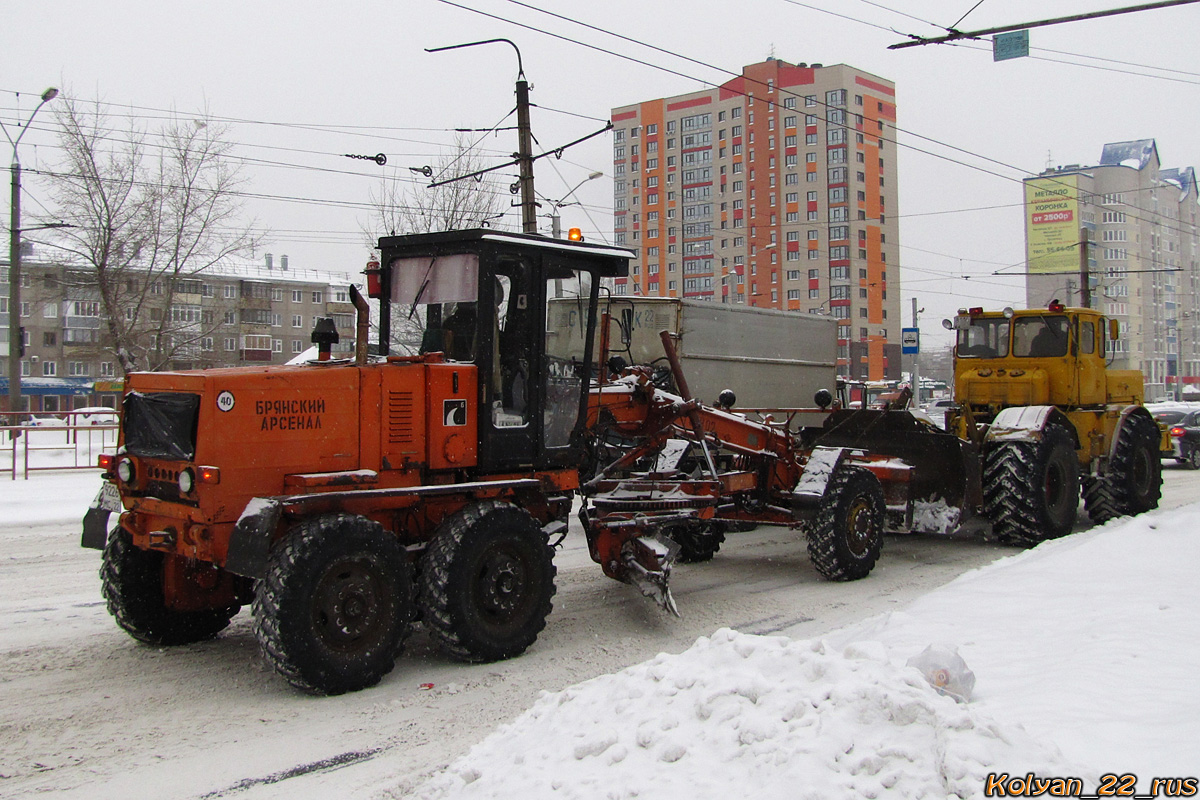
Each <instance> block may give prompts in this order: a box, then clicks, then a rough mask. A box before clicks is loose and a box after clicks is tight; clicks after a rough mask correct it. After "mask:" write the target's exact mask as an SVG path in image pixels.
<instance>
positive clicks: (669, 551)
mask: <svg viewBox="0 0 1200 800" xmlns="http://www.w3.org/2000/svg"><path fill="white" fill-rule="evenodd" d="M678 552H679V545H677V544H675V543H674V542H670V540H667V541H666V542H664V541H662V540H659V539H642V538H638V539H630V540H629V541H627V542H626V543H625V546H624V547H622V548H621V561H622V563H623V565H624V567H625V569H624V571H623V572H624V574H623V575H622V576H621V577H622V579H623V580H624V581H625V582H626V583H628V584H630V585H631V586H633V587H635V588H636V589H637V590H638V591H639V592H641V593H642V594H643V595H645V596H646V597H649V598H650V599H651V600H653V601H654V602H655V603H657V604H658V605H659V607H660V608H662V609H663V610H664V611H667V612H669V613H671V614H673V615H675V616H677V617H678V616H680V614H679V608H678V607H677V606H676V605H675V598H674V597H673V596H672V595H671V587H670V585H669V579H670V577H671V562H672V561H674V560H675V556H676V555H677V554H678Z"/></svg>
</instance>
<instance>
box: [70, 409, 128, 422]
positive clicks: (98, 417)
mask: <svg viewBox="0 0 1200 800" xmlns="http://www.w3.org/2000/svg"><path fill="white" fill-rule="evenodd" d="M67 416H68V418H69V419H70V421H71V424H72V425H116V424H117V423H118V422H120V421H121V418H120V417H119V416H118V415H117V412H116V411H114V410H113V409H111V408H109V407H107V406H89V407H87V408H77V409H75V410H74V411H72V412H71V413H70V414H68V415H67Z"/></svg>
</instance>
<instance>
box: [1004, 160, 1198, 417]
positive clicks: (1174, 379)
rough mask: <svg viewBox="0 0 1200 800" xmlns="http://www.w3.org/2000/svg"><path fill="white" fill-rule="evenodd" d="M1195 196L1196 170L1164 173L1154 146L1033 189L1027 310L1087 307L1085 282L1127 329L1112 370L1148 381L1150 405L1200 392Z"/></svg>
mask: <svg viewBox="0 0 1200 800" xmlns="http://www.w3.org/2000/svg"><path fill="white" fill-rule="evenodd" d="M1197 195H1198V192H1197V183H1196V171H1195V169H1194V168H1193V167H1186V168H1182V169H1174V168H1171V169H1168V168H1164V167H1162V166H1161V164H1160V162H1159V156H1158V146H1157V144H1156V143H1155V141H1154V140H1153V139H1141V140H1137V141H1131V142H1116V143H1112V144H1106V145H1104V149H1103V151H1102V152H1101V154H1100V162H1099V163H1098V164H1096V165H1095V166H1081V165H1079V164H1071V165H1068V166H1063V167H1054V168H1051V169H1047V170H1046V171H1045V172H1043V173H1041V174H1040V175H1038V176H1037V177H1033V178H1027V179H1026V180H1025V206H1026V207H1025V211H1026V213H1025V241H1026V247H1027V260H1028V272H1029V277H1028V279H1027V281H1026V303H1027V305H1028V306H1029V307H1030V308H1036V307H1039V306H1045V305H1046V304H1047V303H1048V302H1050V301H1051V300H1054V299H1058V300H1060V301H1062V302H1063V303H1066V304H1068V305H1079V304H1082V303H1083V302H1084V300H1083V297H1082V293H1081V291H1080V289H1081V286H1082V285H1083V275H1084V274H1085V272H1086V275H1087V280H1088V285H1089V288H1090V295H1091V297H1090V305H1091V307H1092V308H1096V309H1100V310H1102V311H1103V312H1104V313H1105V314H1106V315H1108V316H1109V317H1111V318H1112V319H1115V320H1117V321H1118V322H1119V323H1120V328H1121V338H1120V339H1119V340H1118V341H1116V342H1114V343H1113V344H1114V345H1115V347H1114V352H1115V359H1114V365H1113V366H1114V367H1117V368H1121V369H1135V370H1139V371H1141V373H1142V374H1143V376H1144V377H1145V382H1146V395H1147V398H1148V399H1159V398H1161V397H1164V396H1167V395H1174V394H1176V393H1177V392H1179V390H1180V389H1181V388H1182V385H1181V384H1180V383H1179V377H1180V376H1182V378H1183V380H1184V381H1185V382H1186V383H1188V384H1191V385H1192V386H1198V385H1200V377H1198V376H1200V347H1198V346H1197V345H1198V344H1200V270H1198V263H1200V256H1198V254H1197V250H1198V248H1200V234H1198V231H1197V226H1198V225H1200V202H1198V199H1197ZM1083 230H1086V231H1087V245H1086V249H1085V248H1082V247H1081V243H1082V242H1083V241H1084V238H1083V234H1082V233H1081V231H1083ZM1081 252H1082V253H1086V262H1087V269H1086V271H1085V270H1084V268H1083V264H1082V263H1081V261H1082V259H1081Z"/></svg>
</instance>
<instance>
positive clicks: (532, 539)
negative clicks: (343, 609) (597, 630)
mask: <svg viewBox="0 0 1200 800" xmlns="http://www.w3.org/2000/svg"><path fill="white" fill-rule="evenodd" d="M553 556H554V548H552V547H551V546H550V545H549V544H548V543H547V541H546V534H544V533H543V532H542V529H541V526H540V525H538V523H537V521H536V520H535V519H534V518H533V517H531V516H530V515H529V513H528V512H526V511H524V510H523V509H520V508H517V507H516V506H513V505H510V504H508V503H501V502H497V501H488V502H481V503H475V504H472V505H469V506H467V507H466V508H464V509H463V510H461V511H459V512H458V513H456V514H453V515H451V516H450V517H448V518H447V519H446V520H444V521H443V522H442V524H441V526H440V528H439V530H438V533H437V535H436V536H435V537H434V539H433V541H432V542H431V543H430V545H429V548H428V549H427V550H426V551H425V555H424V557H423V560H422V562H421V589H420V604H421V613H422V619H423V620H424V623H425V626H426V628H427V629H428V630H429V633H430V635H431V636H432V637H433V638H434V640H435V641H436V642H437V643H438V645H439V646H440V647H441V648H442V650H444V651H445V652H447V653H449V654H450V655H452V656H454V657H455V658H458V659H461V660H463V661H476V662H477V661H496V660H498V659H502V658H511V657H513V656H517V655H520V654H521V653H523V652H525V649H526V648H528V647H529V646H530V645H531V644H533V643H534V641H535V640H536V639H537V637H538V634H539V633H541V631H542V629H543V628H544V627H546V617H547V615H549V613H550V609H551V607H552V603H551V598H553V597H554V593H555V591H556V589H555V586H554V576H555V572H556V570H555V566H554V560H553Z"/></svg>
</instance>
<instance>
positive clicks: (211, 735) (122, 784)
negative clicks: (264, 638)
mask: <svg viewBox="0 0 1200 800" xmlns="http://www.w3.org/2000/svg"><path fill="white" fill-rule="evenodd" d="M1164 478H1165V481H1164V483H1165V485H1164V498H1163V506H1164V507H1176V506H1179V505H1181V504H1183V503H1186V502H1191V501H1193V500H1194V498H1195V497H1196V496H1197V494H1198V491H1197V490H1198V489H1200V472H1190V471H1184V470H1181V469H1179V468H1177V467H1175V466H1174V465H1173V464H1170V465H1167V464H1164ZM89 480H94V479H86V478H84V477H83V476H71V477H69V478H66V479H64V478H60V477H53V476H47V477H45V478H41V479H39V480H34V481H30V482H28V483H21V482H18V483H16V484H13V483H5V484H0V512H4V516H3V517H2V518H3V519H4V520H5V523H6V524H5V525H4V527H0V614H2V617H0V619H2V620H3V621H2V622H0V741H2V742H3V743H4V744H3V747H2V748H0V795H4V796H5V797H24V796H33V795H37V794H44V793H54V794H55V796H61V797H80V798H82V797H88V798H96V797H134V796H138V797H141V796H152V797H162V798H175V797H178V798H192V797H214V798H215V797H251V798H265V797H297V796H320V795H322V794H327V792H326V791H323V790H322V789H323V787H324V788H325V789H329V788H330V786H328V785H326V782H327V781H328V782H333V781H336V786H337V787H339V788H338V794H344V793H345V791H346V789H347V787H351V788H352V790H353V792H354V794H355V795H356V796H378V797H402V796H404V795H405V793H406V790H407V789H409V788H411V787H412V786H414V785H415V784H416V783H418V782H419V780H420V778H422V777H423V776H425V775H428V774H429V773H430V772H431V771H432V770H434V769H437V768H439V767H441V766H444V765H445V764H447V763H448V762H449V761H450V760H451V759H452V758H454V757H456V756H458V755H460V754H461V753H463V752H465V751H466V749H467V748H469V747H470V745H472V744H474V743H475V742H476V741H478V740H480V739H481V738H483V737H484V736H485V735H486V734H488V733H490V732H491V731H492V730H493V729H494V728H495V726H496V725H497V724H498V723H500V722H503V721H506V720H509V719H511V718H513V717H515V716H516V715H517V714H518V713H519V712H521V711H522V710H524V709H525V708H527V707H528V706H529V705H531V703H532V702H533V701H534V700H535V699H536V698H537V696H538V694H539V693H540V692H541V691H542V690H557V689H561V688H564V687H566V686H568V685H571V684H574V683H577V682H579V681H581V680H584V679H587V678H590V677H593V676H596V675H600V674H604V673H608V672H613V671H615V670H618V669H620V668H623V667H625V666H628V665H631V664H635V663H638V662H640V661H643V660H645V659H647V658H650V657H652V656H654V655H655V654H657V653H659V652H661V651H669V652H678V651H681V650H683V649H685V648H687V647H688V646H690V645H691V644H692V643H693V642H694V641H695V639H696V638H697V637H699V636H705V635H708V634H710V633H712V632H713V631H714V630H716V629H718V628H721V627H731V628H735V629H737V630H739V631H742V632H745V633H771V632H775V631H781V630H784V629H787V631H788V633H789V635H793V636H799V637H811V636H817V635H820V634H822V633H825V632H827V631H830V630H832V629H835V628H838V627H841V626H844V625H847V624H849V623H853V622H856V621H858V620H861V619H864V618H866V617H869V616H871V615H874V614H876V613H879V612H882V611H888V610H891V609H893V608H895V607H896V606H897V605H898V604H902V603H906V602H908V601H910V600H912V599H913V598H915V597H918V596H920V595H922V594H924V593H926V592H928V591H929V590H930V589H932V588H934V587H937V586H940V585H942V584H944V583H946V582H948V581H949V580H951V579H952V578H954V577H955V576H957V575H958V574H960V573H962V572H964V571H966V570H969V569H971V568H973V567H976V566H979V565H982V564H986V563H989V562H990V561H992V560H994V559H995V558H997V557H999V556H1002V555H1007V554H1011V553H1012V552H1014V551H1013V550H1012V549H1011V548H1007V547H1002V546H999V545H996V544H991V543H986V542H983V541H980V540H979V539H976V538H971V537H962V538H957V539H955V540H954V541H945V540H944V539H943V538H935V537H892V538H889V540H888V541H887V543H886V545H885V549H884V555H883V558H882V560H881V561H880V564H879V566H878V567H877V568H876V570H875V571H874V572H873V573H872V575H871V576H870V577H869V578H868V579H866V580H865V581H859V582H855V583H849V584H832V583H828V582H825V581H823V580H821V579H820V577H819V576H818V575H817V573H816V572H815V570H814V569H813V568H812V566H811V565H810V564H809V562H808V559H807V557H806V555H805V553H804V546H803V542H802V540H801V539H800V538H799V537H798V536H797V535H796V534H793V533H789V532H788V531H785V530H781V529H777V528H766V527H764V528H762V529H760V530H757V531H754V532H751V533H744V534H736V535H731V536H730V539H729V541H728V542H727V543H726V545H725V547H724V549H723V550H722V552H721V553H720V554H719V555H718V556H717V558H716V559H715V560H714V561H713V562H711V563H708V564H702V565H693V566H684V567H680V568H679V569H677V571H676V573H675V574H674V576H673V586H674V591H675V594H676V600H677V602H678V604H679V608H680V611H681V612H682V614H683V619H673V618H670V617H667V616H665V615H663V614H661V613H660V612H659V611H658V610H657V608H656V607H654V606H652V605H651V604H649V603H648V602H647V601H645V600H643V599H642V598H640V597H639V596H637V595H636V593H635V592H634V591H633V590H632V589H631V588H630V587H627V586H623V585H621V584H617V583H614V582H613V581H610V580H608V579H606V578H604V577H603V576H602V575H601V573H600V570H599V568H598V567H597V566H596V565H594V564H593V563H592V562H591V561H590V559H589V558H588V556H587V552H586V549H585V546H584V543H583V539H582V535H581V534H580V533H579V532H578V530H574V531H573V532H572V535H571V536H570V537H569V538H568V540H567V543H566V547H565V548H564V550H563V551H562V552H560V553H559V555H558V557H557V563H558V568H559V579H558V595H557V597H556V598H555V610H554V613H553V614H552V615H551V617H550V620H549V623H548V625H547V627H546V630H545V632H544V633H543V635H542V636H541V638H539V640H538V642H537V644H536V645H535V646H534V647H533V648H532V649H531V650H530V651H529V652H528V653H526V654H525V655H524V656H522V657H520V658H517V659H514V660H512V661H508V662H502V663H497V664H486V665H476V666H467V665H462V664H459V663H456V662H453V661H450V660H448V659H447V658H445V657H443V656H442V655H440V654H439V653H438V652H436V651H435V650H433V649H432V648H431V646H430V643H429V641H428V639H427V638H426V637H425V636H424V635H423V634H421V633H419V632H418V634H417V635H415V636H414V637H413V638H412V639H411V640H410V642H409V646H408V648H407V654H406V656H405V657H403V658H402V659H401V660H400V662H399V664H398V666H397V669H396V670H395V672H393V673H392V674H391V675H389V676H388V677H387V678H385V679H384V681H383V682H382V684H381V685H380V686H378V687H376V688H374V689H370V690H367V691H364V692H359V693H357V694H353V695H348V696H342V697H335V698H314V697H308V696H305V695H301V694H299V693H297V692H295V691H294V690H293V689H291V687H289V686H288V685H287V684H286V683H285V682H284V681H282V680H281V679H279V678H278V677H276V676H275V675H274V674H273V673H271V672H269V671H267V670H266V668H265V667H264V666H263V665H262V664H261V662H260V660H259V657H258V653H257V647H256V644H255V642H254V639H253V635H252V634H251V631H250V625H249V619H248V615H247V614H245V613H243V614H242V615H241V616H239V617H238V618H237V619H236V620H235V622H234V624H233V626H232V627H231V628H230V629H229V631H227V632H226V633H225V634H223V635H222V637H221V638H220V639H218V640H216V641H213V642H207V643H203V644H199V645H193V646H188V647H183V648H174V649H156V648H150V647H144V646H140V645H138V644H136V643H135V642H134V641H133V640H131V639H129V638H128V637H127V636H126V635H125V634H123V633H122V632H120V631H119V630H118V629H117V628H116V626H115V625H114V624H113V622H112V621H111V619H110V618H109V616H108V614H107V612H106V611H105V608H104V605H103V603H102V601H101V600H100V593H99V580H98V578H97V576H96V568H97V566H98V564H99V554H98V553H96V552H94V551H87V550H82V549H80V548H79V546H78V538H79V533H78V525H77V523H75V522H74V521H68V520H71V519H72V518H73V517H76V516H79V515H77V514H75V513H74V511H75V509H76V504H79V503H80V502H82V504H83V505H86V498H87V496H88V495H89V494H90V493H92V492H94V486H95V483H94V482H89ZM18 494H22V495H24V496H22V497H17V496H16V495H18ZM43 495H44V497H45V502H46V503H48V504H56V506H57V508H59V509H61V510H60V511H57V512H55V513H51V514H49V515H47V514H46V513H45V512H35V511H33V510H32V509H30V508H29V504H30V503H31V502H34V501H36V498H39V497H42V496H43ZM79 497H83V498H85V499H83V500H82V501H80V500H79V499H78V498H79ZM56 514H57V516H56ZM80 514H81V511H80ZM47 517H48V518H50V519H57V518H58V517H61V520H60V521H57V522H49V523H38V522H37V520H38V519H41V518H47ZM14 521H15V523H16V524H14ZM430 685H431V686H430ZM335 776H336V777H335Z"/></svg>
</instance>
